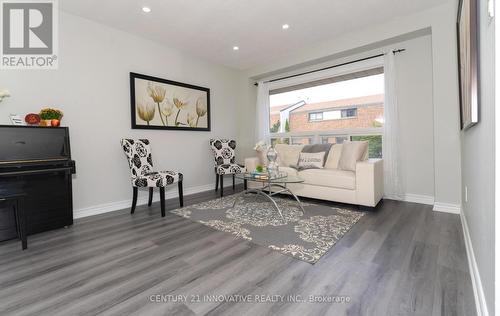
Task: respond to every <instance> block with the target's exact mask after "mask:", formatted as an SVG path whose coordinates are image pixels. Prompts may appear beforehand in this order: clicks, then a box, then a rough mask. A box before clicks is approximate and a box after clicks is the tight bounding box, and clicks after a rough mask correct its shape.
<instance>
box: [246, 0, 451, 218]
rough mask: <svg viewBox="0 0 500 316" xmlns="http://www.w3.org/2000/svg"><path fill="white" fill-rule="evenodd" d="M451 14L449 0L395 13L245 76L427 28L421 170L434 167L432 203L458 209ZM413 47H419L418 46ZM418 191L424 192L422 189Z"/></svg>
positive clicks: (342, 54)
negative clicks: (425, 140) (425, 145)
mask: <svg viewBox="0 0 500 316" xmlns="http://www.w3.org/2000/svg"><path fill="white" fill-rule="evenodd" d="M455 13H456V3H455V1H454V0H450V1H449V2H447V3H445V4H443V5H440V6H437V7H435V8H433V9H430V10H426V11H422V12H419V13H416V14H413V15H410V16H404V17H398V18H395V19H393V20H391V21H388V22H387V23H385V24H381V25H374V26H371V27H370V28H369V29H364V30H361V31H358V32H353V33H349V34H345V35H344V36H341V37H337V38H334V39H332V40H331V41H326V42H324V43H322V44H320V45H318V46H313V47H306V48H304V49H303V50H300V51H296V52H293V53H291V54H290V55H288V56H285V57H282V58H280V60H279V61H276V62H274V63H270V64H267V65H262V66H259V67H255V68H252V69H249V70H247V71H246V75H247V77H248V78H253V79H254V80H255V79H258V78H273V77H280V76H281V75H282V74H284V73H286V74H289V73H294V72H300V71H301V70H304V69H313V68H316V67H318V65H321V66H325V65H328V64H336V63H337V62H340V61H345V60H348V59H349V58H353V57H349V56H361V55H368V53H369V52H373V51H374V50H377V49H378V50H379V51H380V49H381V48H382V47H386V46H387V45H388V44H391V43H392V44H394V43H399V42H401V38H404V37H405V34H412V33H422V30H425V29H430V30H431V33H432V43H431V60H432V65H431V67H430V68H426V70H425V71H429V70H431V72H432V76H431V77H429V78H428V80H427V81H428V82H432V102H433V131H434V134H433V140H432V142H433V146H434V148H433V152H434V157H433V159H434V161H433V162H432V163H428V164H427V166H428V167H429V169H426V170H431V169H430V166H431V165H434V168H433V172H434V175H433V181H434V186H433V194H432V196H433V197H434V199H435V203H436V204H435V209H437V210H445V211H452V212H457V213H458V212H459V210H460V204H461V194H460V192H461V184H460V183H461V175H460V168H461V164H460V133H459V117H460V116H459V106H458V84H457V82H458V71H457V56H456V55H457V54H456V33H455V22H456V21H455V19H456V14H455ZM414 49H417V50H418V47H416V48H414ZM403 54H405V53H403ZM410 54H411V52H410ZM346 56H347V58H346ZM414 57H415V58H417V59H416V60H417V61H416V62H417V63H420V62H422V63H426V60H427V61H428V55H425V53H424V55H421V56H416V55H415V56H414ZM403 58H404V57H403ZM410 63H411V62H410ZM315 65H316V66H315ZM410 66H411V65H410ZM428 75H429V73H425V74H424V73H422V76H428ZM415 82H416V83H417V84H416V85H415V86H414V87H420V85H421V84H420V81H415ZM428 82H425V83H424V87H422V89H428V86H426V84H428ZM414 87H412V88H414ZM408 91H409V90H408ZM251 99H252V98H249V100H251ZM408 99H409V98H408ZM422 100H425V101H424V102H428V100H429V99H428V98H423V99H422ZM248 106H249V107H254V106H255V105H254V104H249V105H248ZM428 122H429V121H428ZM244 124H251V122H250V121H248V120H245V121H244V122H240V125H242V126H244ZM248 128H250V127H248ZM429 154H431V153H430V152H429ZM410 173H411V172H410ZM409 177H413V178H414V179H416V178H415V175H413V174H409ZM410 181H411V180H410ZM424 183H425V182H422V183H421V184H415V185H413V184H410V185H409V187H410V188H411V187H414V188H415V192H408V193H409V194H417V193H416V192H417V191H419V190H420V189H419V188H423V186H424ZM419 192H425V190H424V191H419Z"/></svg>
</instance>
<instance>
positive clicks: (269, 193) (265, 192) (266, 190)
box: [233, 183, 305, 220]
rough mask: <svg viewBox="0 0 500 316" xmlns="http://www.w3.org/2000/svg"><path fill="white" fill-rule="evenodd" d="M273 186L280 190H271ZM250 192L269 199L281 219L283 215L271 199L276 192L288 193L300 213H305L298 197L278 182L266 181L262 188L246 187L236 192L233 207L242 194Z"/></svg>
mask: <svg viewBox="0 0 500 316" xmlns="http://www.w3.org/2000/svg"><path fill="white" fill-rule="evenodd" d="M274 187H276V188H279V189H280V190H279V191H275V192H273V188H274ZM250 193H255V194H258V195H260V196H264V197H266V198H267V199H268V200H269V201H271V202H272V203H273V205H274V208H275V209H276V211H278V214H279V215H280V216H281V218H282V219H283V220H285V217H283V213H282V212H281V209H280V208H279V206H278V204H277V203H276V201H275V200H274V199H273V196H275V195H276V194H281V193H289V194H290V195H291V196H293V197H294V198H295V200H296V201H297V204H298V205H299V207H300V209H301V211H302V215H304V214H305V211H304V207H303V206H302V203H301V202H300V200H299V198H298V197H297V196H296V195H295V194H294V193H293V192H292V191H290V189H289V188H287V187H286V185H282V184H278V183H268V184H266V185H265V186H263V187H262V188H252V189H248V188H247V189H246V190H244V191H243V192H241V193H240V194H238V195H237V196H236V198H235V199H234V202H233V208H234V207H235V206H236V203H237V202H238V201H239V199H240V198H241V197H242V196H243V195H246V194H250Z"/></svg>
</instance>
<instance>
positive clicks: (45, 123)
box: [40, 120, 52, 127]
mask: <svg viewBox="0 0 500 316" xmlns="http://www.w3.org/2000/svg"><path fill="white" fill-rule="evenodd" d="M40 126H45V127H50V126H52V120H40Z"/></svg>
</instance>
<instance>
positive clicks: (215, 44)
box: [60, 0, 447, 69]
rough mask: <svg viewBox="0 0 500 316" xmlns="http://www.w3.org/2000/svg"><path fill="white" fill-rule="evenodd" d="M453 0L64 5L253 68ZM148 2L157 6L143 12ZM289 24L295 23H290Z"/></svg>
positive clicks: (93, 1) (134, 0)
mask: <svg viewBox="0 0 500 316" xmlns="http://www.w3.org/2000/svg"><path fill="white" fill-rule="evenodd" d="M446 1H447V0H417V1H416V0H252V1H250V0H232V1H231V0H106V1H103V0H64V1H60V7H61V9H62V10H63V11H66V12H69V13H72V14H75V15H79V16H82V17H85V18H87V19H90V20H94V21H97V22H100V23H103V24H106V25H109V26H111V27H114V28H118V29H121V30H123V31H126V32H129V33H133V34H136V35H139V36H141V37H144V38H147V39H150V40H154V41H157V42H160V43H163V44H165V45H168V46H169V47H172V48H176V49H178V50H181V51H183V52H187V53H189V54H191V55H194V56H198V57H200V58H202V59H205V60H208V61H211V62H215V63H219V64H223V65H226V66H229V67H232V68H236V69H248V68H251V67H255V66H260V65H262V64H265V63H268V62H272V61H274V60H277V59H279V58H280V57H281V56H285V55H286V54H288V53H290V52H292V51H294V50H298V49H300V48H301V47H305V46H314V45H317V44H319V43H321V42H322V41H325V40H329V39H332V38H334V37H335V36H339V35H340V34H343V33H346V32H352V31H355V30H358V29H362V28H366V27H368V26H369V25H374V24H378V23H383V22H384V21H385V20H388V19H391V18H394V17H397V16H402V15H403V16H404V15H408V14H411V13H414V12H417V11H421V10H425V9H428V8H430V7H433V6H436V5H439V4H441V3H444V2H446ZM143 6H148V7H150V8H151V10H152V11H151V12H150V13H144V12H142V9H141V8H142V7H143ZM283 24H289V25H290V28H289V29H288V30H283V29H282V28H281V26H282V25H283ZM233 46H239V48H240V49H239V50H238V51H233Z"/></svg>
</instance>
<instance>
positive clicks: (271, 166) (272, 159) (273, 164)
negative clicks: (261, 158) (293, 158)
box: [266, 147, 279, 177]
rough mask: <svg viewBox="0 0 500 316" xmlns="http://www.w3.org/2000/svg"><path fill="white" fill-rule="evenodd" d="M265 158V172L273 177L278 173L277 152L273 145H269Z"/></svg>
mask: <svg viewBox="0 0 500 316" xmlns="http://www.w3.org/2000/svg"><path fill="white" fill-rule="evenodd" d="M266 157H267V160H268V165H267V172H268V173H269V175H270V177H274V176H276V175H278V174H279V165H278V162H277V160H278V152H277V151H276V149H274V147H269V149H268V150H267V154H266Z"/></svg>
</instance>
